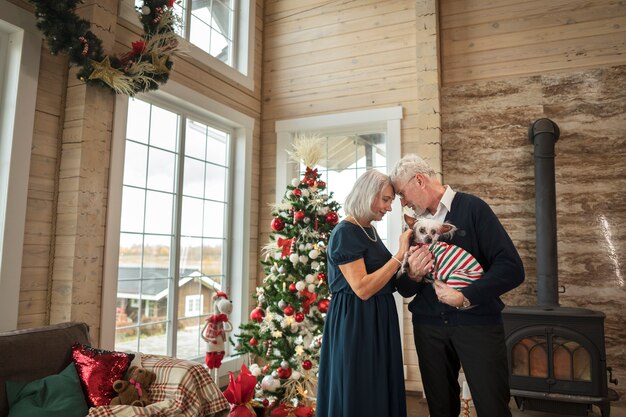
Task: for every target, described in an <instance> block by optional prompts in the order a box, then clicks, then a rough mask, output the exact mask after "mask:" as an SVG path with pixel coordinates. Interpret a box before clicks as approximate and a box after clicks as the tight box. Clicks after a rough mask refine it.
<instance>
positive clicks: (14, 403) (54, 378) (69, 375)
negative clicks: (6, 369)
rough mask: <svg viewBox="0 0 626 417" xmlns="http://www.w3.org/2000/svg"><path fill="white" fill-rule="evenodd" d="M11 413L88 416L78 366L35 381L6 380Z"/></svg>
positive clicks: (32, 416)
mask: <svg viewBox="0 0 626 417" xmlns="http://www.w3.org/2000/svg"><path fill="white" fill-rule="evenodd" d="M6 388H7V399H8V401H9V415H8V417H85V416H86V415H87V413H88V412H89V409H88V407H87V401H85V396H84V394H83V390H82V387H81V385H80V380H79V379H78V374H77V373H76V367H75V366H74V364H73V363H70V364H69V365H68V367H67V368H65V369H64V370H63V372H61V373H60V374H57V375H50V376H47V377H45V378H42V379H38V380H35V381H32V382H13V381H6Z"/></svg>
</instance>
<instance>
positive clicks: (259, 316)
mask: <svg viewBox="0 0 626 417" xmlns="http://www.w3.org/2000/svg"><path fill="white" fill-rule="evenodd" d="M263 317H265V311H263V309H262V308H261V307H257V308H255V309H254V310H252V312H251V313H250V320H252V321H256V322H257V323H260V322H262V321H263Z"/></svg>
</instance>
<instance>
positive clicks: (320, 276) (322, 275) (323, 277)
mask: <svg viewBox="0 0 626 417" xmlns="http://www.w3.org/2000/svg"><path fill="white" fill-rule="evenodd" d="M317 279H318V280H319V281H320V282H324V281H326V274H325V273H323V272H318V273H317Z"/></svg>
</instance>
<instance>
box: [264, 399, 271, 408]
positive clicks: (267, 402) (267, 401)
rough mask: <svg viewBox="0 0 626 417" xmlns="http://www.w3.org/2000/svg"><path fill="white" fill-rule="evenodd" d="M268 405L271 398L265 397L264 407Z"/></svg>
mask: <svg viewBox="0 0 626 417" xmlns="http://www.w3.org/2000/svg"><path fill="white" fill-rule="evenodd" d="M268 405H270V400H268V399H267V398H263V407H267V406H268Z"/></svg>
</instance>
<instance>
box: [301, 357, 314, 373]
mask: <svg viewBox="0 0 626 417" xmlns="http://www.w3.org/2000/svg"><path fill="white" fill-rule="evenodd" d="M312 367H313V363H312V362H311V361H310V360H308V359H305V360H304V361H302V369H304V370H305V371H308V370H309V369H311V368H312Z"/></svg>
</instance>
